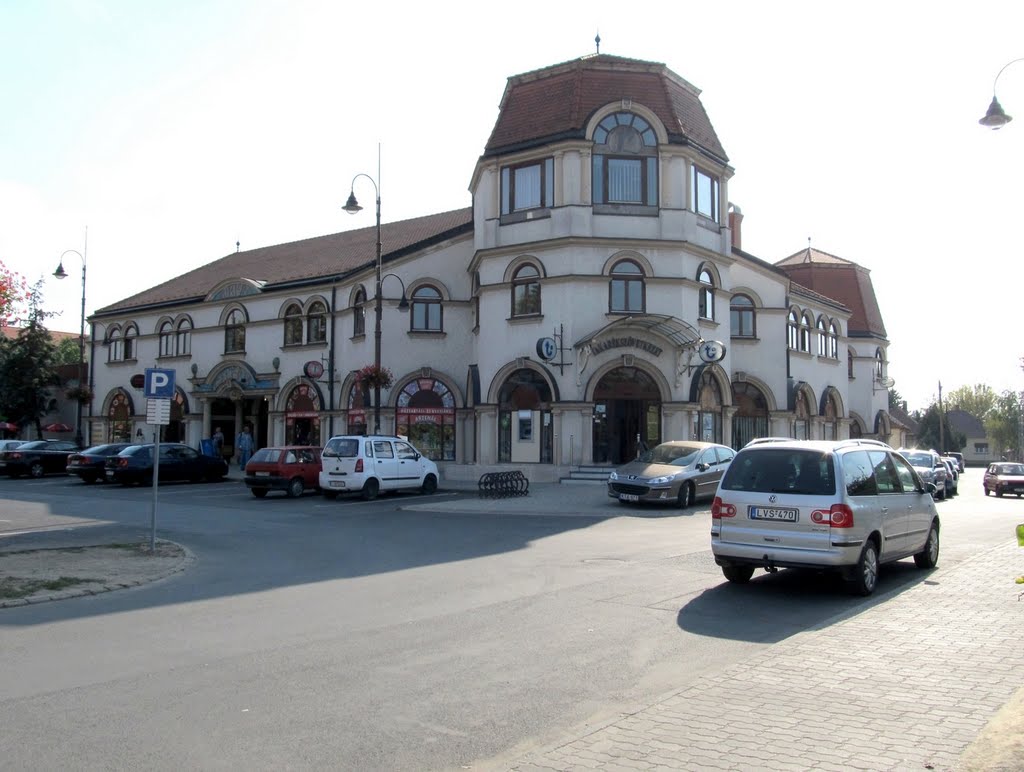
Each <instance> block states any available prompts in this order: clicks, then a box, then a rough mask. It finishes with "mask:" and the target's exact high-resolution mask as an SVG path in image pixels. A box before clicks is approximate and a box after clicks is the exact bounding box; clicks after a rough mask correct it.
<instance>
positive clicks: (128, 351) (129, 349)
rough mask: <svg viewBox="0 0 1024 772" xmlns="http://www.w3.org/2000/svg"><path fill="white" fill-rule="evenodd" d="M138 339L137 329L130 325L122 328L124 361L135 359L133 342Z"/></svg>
mask: <svg viewBox="0 0 1024 772" xmlns="http://www.w3.org/2000/svg"><path fill="white" fill-rule="evenodd" d="M138 337H139V328H138V327H136V326H135V325H134V324H130V325H128V326H127V327H125V328H124V360H125V361H126V362H127V361H131V360H133V359H135V341H136V340H138Z"/></svg>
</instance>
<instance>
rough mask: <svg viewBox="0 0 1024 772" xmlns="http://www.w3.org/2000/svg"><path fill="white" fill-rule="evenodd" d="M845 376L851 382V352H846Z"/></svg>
mask: <svg viewBox="0 0 1024 772" xmlns="http://www.w3.org/2000/svg"><path fill="white" fill-rule="evenodd" d="M846 375H847V377H848V378H849V379H850V380H853V352H852V351H847V352H846Z"/></svg>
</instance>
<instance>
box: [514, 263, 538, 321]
mask: <svg viewBox="0 0 1024 772" xmlns="http://www.w3.org/2000/svg"><path fill="white" fill-rule="evenodd" d="M539 313H540V271H538V270H537V268H536V266H533V265H530V264H528V263H527V264H526V265H521V266H519V268H517V269H516V272H515V274H514V275H513V276H512V316H533V315H536V314H539Z"/></svg>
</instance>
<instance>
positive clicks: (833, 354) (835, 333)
mask: <svg viewBox="0 0 1024 772" xmlns="http://www.w3.org/2000/svg"><path fill="white" fill-rule="evenodd" d="M828 356H829V358H830V359H839V328H838V327H837V326H836V323H835V322H832V323H831V324H829V326H828Z"/></svg>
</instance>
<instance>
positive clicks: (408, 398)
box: [396, 378, 455, 461]
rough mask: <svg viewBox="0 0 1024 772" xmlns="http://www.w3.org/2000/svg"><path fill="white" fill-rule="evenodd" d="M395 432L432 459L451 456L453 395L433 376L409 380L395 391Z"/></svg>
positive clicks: (452, 457)
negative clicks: (397, 391) (398, 390)
mask: <svg viewBox="0 0 1024 772" xmlns="http://www.w3.org/2000/svg"><path fill="white" fill-rule="evenodd" d="M396 418H397V421H398V434H400V435H402V436H405V437H408V438H409V442H411V443H412V444H413V445H415V446H416V449H417V450H419V451H420V452H421V453H422V454H423V455H425V456H426V457H427V458H429V459H431V460H433V461H454V460H455V395H454V394H452V392H451V391H450V390H449V389H448V387H447V386H445V385H444V384H443V383H442V382H441V381H439V380H437V379H435V378H417V379H416V380H413V381H409V383H407V384H405V386H403V387H402V390H401V391H400V392H399V394H398V405H397V410H396Z"/></svg>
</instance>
